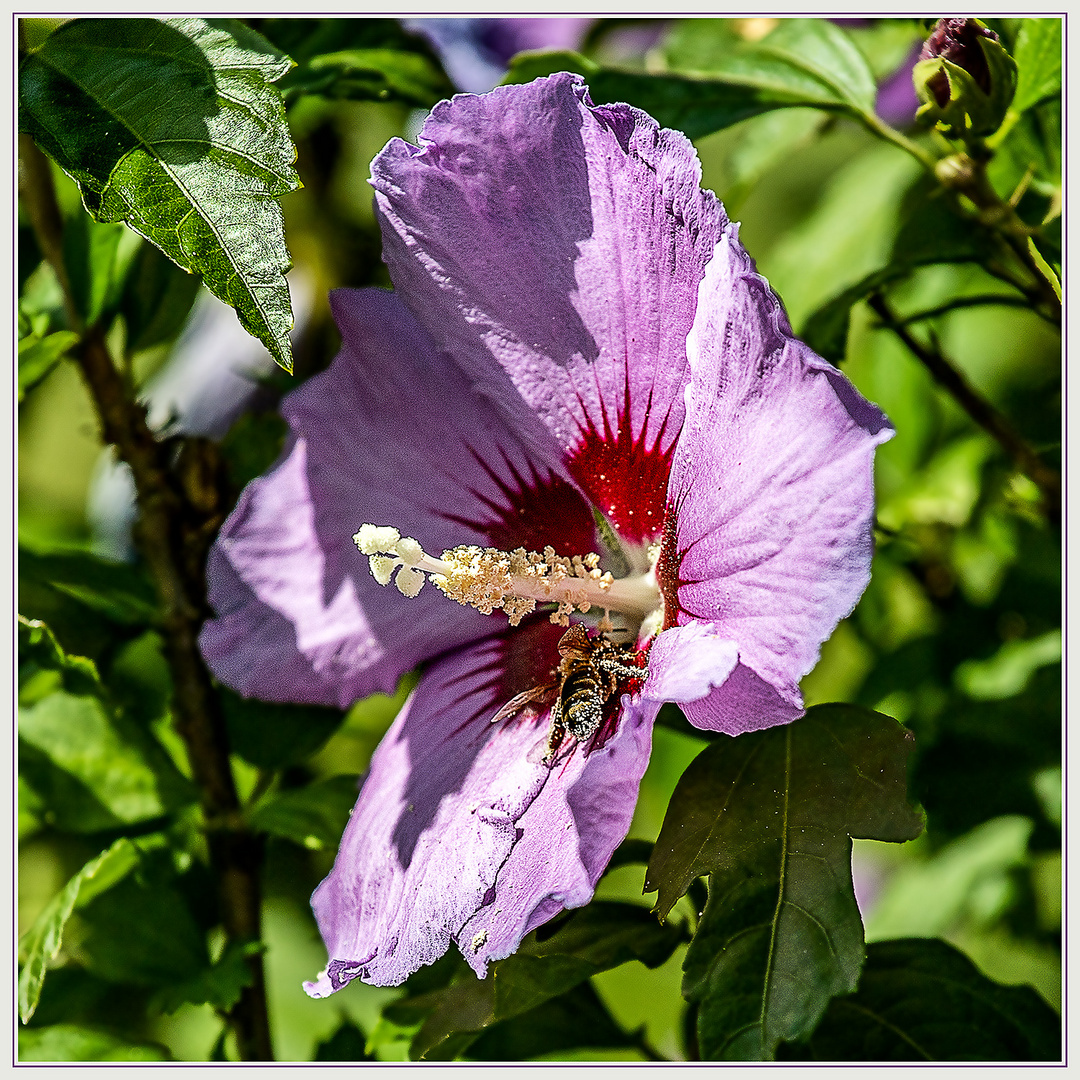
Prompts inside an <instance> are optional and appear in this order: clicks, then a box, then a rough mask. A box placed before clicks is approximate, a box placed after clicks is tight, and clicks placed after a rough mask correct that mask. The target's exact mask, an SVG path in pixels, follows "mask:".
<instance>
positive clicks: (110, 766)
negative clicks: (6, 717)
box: [19, 691, 195, 833]
mask: <svg viewBox="0 0 1080 1080" xmlns="http://www.w3.org/2000/svg"><path fill="white" fill-rule="evenodd" d="M19 770H20V772H21V773H22V775H23V776H25V778H26V780H27V781H28V783H29V784H30V786H31V787H32V788H33V789H34V790H35V791H36V792H37V794H38V795H39V796H41V797H42V798H43V799H44V801H45V803H46V806H47V807H48V810H47V812H46V819H47V820H48V821H50V822H51V823H52V824H55V825H56V826H57V827H58V828H60V829H63V830H65V831H68V832H76V833H87V832H98V831H100V830H103V829H115V828H119V827H122V826H124V825H133V824H136V823H138V822H144V821H151V820H153V819H154V818H157V817H161V816H162V815H163V814H165V813H167V812H169V811H170V810H173V809H176V808H178V807H180V806H184V805H186V804H188V803H190V802H192V801H193V800H194V799H195V791H194V789H193V788H192V786H191V785H190V783H189V782H188V781H187V780H185V779H184V777H183V776H181V775H180V773H179V772H178V771H177V769H176V766H175V765H174V764H173V763H172V760H171V758H169V756H168V754H167V753H166V752H165V750H164V749H163V748H162V746H161V744H160V743H158V742H157V741H156V740H155V739H154V738H153V736H152V735H151V734H150V733H149V732H147V731H146V730H145V729H143V728H142V727H141V726H140V725H138V724H136V723H134V722H133V721H131V720H130V719H128V718H127V717H125V716H124V715H123V714H122V713H120V712H118V711H117V710H115V709H114V708H113V707H112V706H111V705H110V704H109V703H108V702H107V701H106V700H104V699H103V698H101V697H99V696H96V695H90V694H69V693H67V692H65V691H57V692H55V693H51V694H48V695H47V696H45V697H43V698H41V699H40V700H39V701H37V702H35V703H34V704H32V705H27V706H23V707H20V709H19Z"/></svg>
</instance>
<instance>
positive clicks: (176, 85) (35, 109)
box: [19, 19, 298, 370]
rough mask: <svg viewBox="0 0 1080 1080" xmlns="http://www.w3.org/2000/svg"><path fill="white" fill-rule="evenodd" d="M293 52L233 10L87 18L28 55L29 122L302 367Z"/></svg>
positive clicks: (141, 229)
mask: <svg viewBox="0 0 1080 1080" xmlns="http://www.w3.org/2000/svg"><path fill="white" fill-rule="evenodd" d="M289 66H290V61H289V59H288V57H286V56H283V55H282V54H281V53H280V52H278V50H276V49H274V48H273V47H272V46H271V45H269V43H268V42H266V41H265V40H264V39H263V38H261V37H260V36H259V35H258V34H256V33H255V32H254V31H252V30H249V29H248V28H246V27H244V26H243V25H241V24H240V23H236V22H231V21H227V20H214V21H211V22H206V21H204V20H202V19H161V20H158V19H76V20H73V21H72V22H69V23H66V24H65V25H64V26H62V27H60V28H59V29H58V30H56V31H55V32H54V33H53V34H51V35H50V36H49V37H48V38H46V40H45V42H44V44H43V45H42V46H41V47H40V48H39V49H37V50H36V51H33V52H31V53H29V54H27V55H26V56H25V57H24V58H23V60H22V62H21V64H20V69H19V123H20V129H21V130H23V131H27V132H29V133H30V134H31V135H33V137H34V139H35V140H36V141H37V143H38V145H39V146H41V148H42V149H43V150H45V151H46V152H47V153H48V154H49V155H50V156H51V157H52V158H54V159H55V160H56V162H57V163H58V164H59V165H60V166H61V167H62V168H63V169H64V170H65V171H66V172H67V173H69V174H70V175H71V176H72V177H73V178H74V179H75V180H77V181H78V183H79V187H80V189H81V191H82V196H83V201H84V203H85V205H86V208H87V209H88V210H89V211H90V212H91V213H92V214H93V215H94V216H95V217H96V218H97V219H98V220H99V221H103V222H115V221H123V222H126V223H127V224H128V225H130V226H131V228H132V229H134V230H135V231H136V232H138V233H140V234H141V235H143V236H145V237H146V238H147V239H148V240H150V241H152V242H153V243H155V244H157V246H158V247H160V248H161V250H162V251H164V252H165V254H167V255H168V256H169V258H170V259H172V260H173V261H175V262H176V263H177V264H178V265H179V266H182V267H183V268H184V269H185V270H189V271H191V272H192V273H200V274H202V275H203V279H204V281H205V282H206V284H207V286H208V287H209V288H210V289H211V291H212V292H214V294H215V295H217V296H219V297H220V298H221V299H222V300H224V301H225V302H226V303H228V304H230V305H231V306H232V307H234V308H236V311H237V314H238V315H239V317H240V322H241V323H242V324H243V326H244V327H245V329H247V330H248V332H249V333H251V334H253V335H254V336H255V337H257V338H259V339H260V340H261V341H262V342H263V343H264V344H265V345H266V347H267V348H268V349H269V350H270V352H271V354H272V355H273V356H274V359H275V360H276V361H277V362H278V363H279V364H280V365H281V366H282V367H284V368H285V369H286V370H291V368H292V352H291V348H290V345H289V330H290V328H291V327H292V309H291V305H290V301H289V289H288V285H287V284H286V282H285V278H284V273H285V271H286V270H287V269H288V268H289V265H290V263H289V255H288V251H287V250H286V248H285V241H284V223H283V218H282V214H281V208H280V207H279V206H278V204H277V202H276V198H277V197H279V196H281V195H284V194H285V193H286V192H288V191H291V190H293V189H294V188H296V187H297V186H298V180H297V177H296V172H295V169H294V168H293V162H294V161H295V157H296V152H295V149H294V147H293V145H292V142H291V140H290V138H289V133H288V127H287V125H286V122H285V112H284V106H283V104H282V101H281V97H280V94H279V93H278V92H277V91H276V90H275V89H274V88H273V87H272V86H271V85H270V84H271V83H272V82H273V81H274V80H275V79H278V78H280V77H281V76H282V75H283V74H285V72H286V71H288V69H289Z"/></svg>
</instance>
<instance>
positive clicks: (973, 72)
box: [912, 19, 1016, 139]
mask: <svg viewBox="0 0 1080 1080" xmlns="http://www.w3.org/2000/svg"><path fill="white" fill-rule="evenodd" d="M912 77H913V79H914V81H915V92H916V93H917V94H918V96H919V100H920V101H921V102H922V103H923V104H922V106H921V107H920V109H919V111H918V112H917V113H916V116H918V117H925V118H927V119H928V120H931V121H935V122H936V123H937V125H938V127H939V128H940V130H941V131H943V132H944V133H945V134H946V135H947V136H949V137H950V138H953V139H967V138H969V137H971V136H979V137H981V136H985V135H989V134H991V133H992V132H994V131H996V130H997V129H998V127H1000V125H1001V121H1002V120H1003V119H1004V117H1005V113H1006V112H1007V111H1008V108H1009V105H1010V104H1011V103H1012V99H1013V95H1014V94H1015V93H1016V62H1015V61H1014V60H1013V58H1012V57H1011V56H1009V54H1008V53H1007V52H1006V51H1005V49H1004V48H1003V47H1002V45H1001V42H1000V40H999V39H998V36H997V34H995V33H994V32H993V30H991V29H990V28H989V27H987V26H985V25H984V24H983V23H982V22H980V21H979V20H978V19H940V20H939V21H938V24H937V26H935V27H934V29H933V31H932V32H931V34H930V36H929V38H927V40H926V44H925V45H923V49H922V53H921V55H920V58H919V62H918V63H917V64H916V65H915V70H914V71H913V73H912Z"/></svg>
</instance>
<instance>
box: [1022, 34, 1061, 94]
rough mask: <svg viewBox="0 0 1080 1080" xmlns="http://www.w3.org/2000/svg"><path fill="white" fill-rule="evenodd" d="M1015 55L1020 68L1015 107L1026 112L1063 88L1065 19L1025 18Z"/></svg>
mask: <svg viewBox="0 0 1080 1080" xmlns="http://www.w3.org/2000/svg"><path fill="white" fill-rule="evenodd" d="M1013 59H1014V60H1015V61H1016V65H1017V67H1018V68H1019V73H1018V77H1017V83H1016V96H1015V97H1014V98H1013V102H1012V107H1013V109H1015V110H1016V112H1021V113H1022V112H1024V111H1025V110H1026V109H1030V108H1031V106H1032V105H1038V104H1039V102H1041V101H1045V100H1046V99H1047V98H1049V97H1052V96H1053V95H1054V94H1058V93H1060V92H1061V19H1023V20H1022V21H1021V23H1020V32H1019V33H1018V34H1017V35H1016V47H1015V49H1014V50H1013Z"/></svg>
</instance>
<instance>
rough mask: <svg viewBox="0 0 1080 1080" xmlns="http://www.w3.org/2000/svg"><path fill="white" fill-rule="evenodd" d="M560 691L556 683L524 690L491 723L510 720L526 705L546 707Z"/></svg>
mask: <svg viewBox="0 0 1080 1080" xmlns="http://www.w3.org/2000/svg"><path fill="white" fill-rule="evenodd" d="M558 690H559V688H558V686H557V685H556V684H555V683H544V684H543V685H542V686H534V687H533V688H532V689H531V690H523V691H522V692H521V693H520V694H515V695H514V696H513V697H512V698H511V699H510V700H509V701H508V702H507V703H506V704H505V705H504V706H503V707H502V708H501V709H500V710H499V711H498V712H497V713H496V714H495V715H494V716H493V717H492V718H491V723H493V724H497V723H498V722H499V721H500V720H509V719H510V717H511V716H515V715H516V714H517V713H519V712H521V710H522V709H524V708H525V706H526V705H532V704H534V703H535V704H538V705H546V704H548V702H550V701H552V700H554V698H555V695H556V694H557V693H558Z"/></svg>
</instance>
